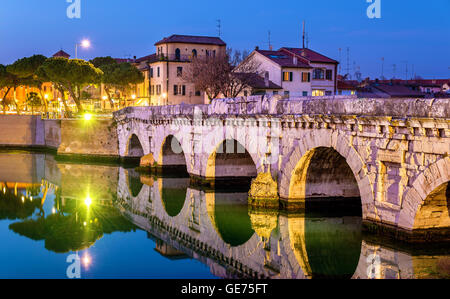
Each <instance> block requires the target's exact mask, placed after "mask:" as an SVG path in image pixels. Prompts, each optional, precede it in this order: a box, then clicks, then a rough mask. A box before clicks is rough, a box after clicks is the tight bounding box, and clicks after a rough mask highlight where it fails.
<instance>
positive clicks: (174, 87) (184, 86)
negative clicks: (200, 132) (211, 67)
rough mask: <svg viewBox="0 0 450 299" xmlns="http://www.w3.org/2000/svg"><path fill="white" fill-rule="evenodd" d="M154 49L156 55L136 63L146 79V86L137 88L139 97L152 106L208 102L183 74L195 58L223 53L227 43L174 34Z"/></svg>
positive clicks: (137, 60)
mask: <svg viewBox="0 0 450 299" xmlns="http://www.w3.org/2000/svg"><path fill="white" fill-rule="evenodd" d="M155 47H156V53H154V54H151V55H148V56H145V57H141V58H138V59H136V61H135V63H136V66H137V67H138V69H140V70H141V71H142V72H143V73H144V76H145V81H144V83H142V84H139V85H138V86H137V87H136V97H137V98H138V99H139V100H141V101H146V104H148V105H150V106H153V105H176V104H180V103H186V104H203V103H205V102H207V101H208V100H207V97H206V95H205V93H204V92H201V91H199V90H196V88H195V84H193V83H192V82H187V81H186V79H185V76H183V74H184V72H186V69H187V68H188V67H189V64H190V63H191V61H192V59H193V58H194V57H202V56H203V57H204V56H212V57H214V56H216V55H221V54H224V53H225V51H226V43H225V42H224V41H222V40H221V39H220V38H218V37H209V36H190V35H172V36H170V37H167V38H164V39H162V40H161V41H159V42H157V43H156V44H155Z"/></svg>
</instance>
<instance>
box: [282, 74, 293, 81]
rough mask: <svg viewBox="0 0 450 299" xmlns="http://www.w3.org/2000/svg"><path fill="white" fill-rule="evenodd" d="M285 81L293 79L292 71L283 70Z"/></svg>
mask: <svg viewBox="0 0 450 299" xmlns="http://www.w3.org/2000/svg"><path fill="white" fill-rule="evenodd" d="M283 81H292V72H283Z"/></svg>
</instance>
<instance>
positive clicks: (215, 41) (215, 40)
mask: <svg viewBox="0 0 450 299" xmlns="http://www.w3.org/2000/svg"><path fill="white" fill-rule="evenodd" d="M167 43H186V44H202V45H218V46H226V45H227V44H226V43H225V42H224V41H223V40H221V39H220V38H219V37H212V36H193V35H178V34H174V35H171V36H170V37H165V38H163V39H162V40H160V41H159V42H157V43H156V44H155V46H157V45H160V44H167Z"/></svg>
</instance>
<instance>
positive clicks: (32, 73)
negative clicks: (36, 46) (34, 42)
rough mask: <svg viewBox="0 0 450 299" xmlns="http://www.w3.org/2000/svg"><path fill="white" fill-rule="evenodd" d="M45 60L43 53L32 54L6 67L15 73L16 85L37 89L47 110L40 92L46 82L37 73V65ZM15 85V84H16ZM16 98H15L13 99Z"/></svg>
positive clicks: (46, 108)
mask: <svg viewBox="0 0 450 299" xmlns="http://www.w3.org/2000/svg"><path fill="white" fill-rule="evenodd" d="M46 60H47V57H45V56H43V55H33V56H31V57H24V58H21V59H19V60H17V61H16V62H14V63H13V64H11V65H9V66H8V67H7V71H8V72H9V73H11V74H13V75H15V76H16V77H17V78H18V80H19V82H18V85H26V86H33V87H36V88H38V89H39V91H40V93H41V98H42V99H43V101H44V106H45V111H46V112H47V110H48V103H47V100H45V97H44V96H43V94H42V85H43V84H44V82H46V79H47V78H45V77H41V76H39V74H38V72H37V71H38V69H39V67H40V66H41V65H42V64H43V63H44V62H45V61H46ZM16 87H17V86H16ZM16 87H15V88H16ZM14 100H16V99H14Z"/></svg>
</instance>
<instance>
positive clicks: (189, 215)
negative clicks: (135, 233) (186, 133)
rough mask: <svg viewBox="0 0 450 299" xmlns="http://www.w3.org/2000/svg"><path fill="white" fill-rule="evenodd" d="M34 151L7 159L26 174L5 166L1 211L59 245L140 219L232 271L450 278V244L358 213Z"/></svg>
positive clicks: (183, 252)
mask: <svg viewBox="0 0 450 299" xmlns="http://www.w3.org/2000/svg"><path fill="white" fill-rule="evenodd" d="M34 157H35V158H34V159H35V161H34V162H33V163H31V164H20V163H19V162H20V161H21V158H22V157H21V156H9V157H8V159H4V161H9V162H10V163H15V162H17V164H16V165H18V166H17V169H16V170H15V172H16V173H18V174H19V175H15V176H16V179H20V178H22V181H13V179H15V178H14V177H10V174H8V172H7V171H3V168H2V169H1V170H0V182H3V183H0V220H2V219H9V220H12V221H14V222H13V223H11V224H10V226H9V227H10V229H11V230H12V231H14V232H16V233H18V234H20V235H22V236H25V237H27V238H31V239H33V240H44V241H45V247H46V248H47V249H48V250H51V251H54V252H69V251H77V250H82V249H86V248H89V247H90V246H92V245H93V244H95V242H96V241H97V240H99V239H100V238H102V237H103V236H104V234H110V233H113V232H117V231H121V232H128V231H132V230H135V229H137V228H139V229H142V230H144V231H146V232H147V234H148V237H149V238H151V239H153V240H154V241H155V244H156V245H155V250H156V251H158V252H159V253H160V254H161V255H163V256H165V257H167V258H169V259H180V258H193V259H196V260H198V261H200V262H202V263H203V264H205V265H207V266H208V267H209V268H210V271H211V273H213V274H214V275H216V276H218V277H224V278H275V279H276V278H299V279H301V278H423V277H436V276H438V277H450V270H449V265H450V255H449V253H448V251H447V252H445V250H441V251H438V252H433V253H432V255H431V254H427V253H423V252H419V253H418V254H417V253H416V252H414V251H410V250H409V249H394V248H397V247H396V245H393V244H389V245H385V243H384V241H380V240H377V239H375V238H373V237H368V236H365V235H364V234H363V233H362V229H361V221H362V219H361V215H360V213H359V214H356V215H353V214H345V213H344V214H342V213H337V214H336V213H335V214H332V215H324V214H323V213H319V214H318V213H316V212H315V211H314V213H313V212H311V211H310V210H308V205H307V206H306V207H307V209H306V211H305V212H302V213H291V212H280V211H278V210H267V209H266V210H265V209H258V208H254V207H253V208H252V207H249V206H248V204H247V196H248V194H247V193H246V192H236V191H233V192H227V190H223V189H222V190H220V191H214V190H207V189H201V188H199V187H195V186H192V185H190V181H189V179H187V178H174V177H156V176H155V177H151V176H142V175H139V174H138V173H136V172H135V171H134V170H133V169H124V168H121V167H116V166H107V165H81V164H70V163H62V162H57V161H55V160H54V159H53V157H52V156H48V155H34ZM14 159H17V161H15V160H14ZM20 165H22V166H20ZM29 165H33V166H29ZM36 165H38V167H36ZM39 165H40V166H39ZM21 167H22V168H23V169H21ZM30 167H32V169H30ZM22 172H23V173H24V174H26V175H25V176H22V175H20V173H22ZM441 189H442V190H441ZM438 191H439V192H437V193H436V194H437V195H436V197H433V198H434V200H439V201H440V202H442V201H443V200H444V199H443V196H444V197H445V196H447V194H448V186H447V185H446V186H445V187H442V188H440V189H439V190H438ZM22 198H23V199H22ZM88 199H89V200H88ZM446 199H447V200H448V196H447V197H446ZM444 201H445V200H444ZM447 202H448V201H447ZM447 202H446V203H445V205H444V204H443V205H444V208H445V210H447V207H448V205H447ZM48 203H51V207H50V208H51V209H50V210H48V207H47V204H48ZM346 211H349V210H348V209H346ZM430 269H432V271H431V270H430ZM430 271H431V272H430Z"/></svg>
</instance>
